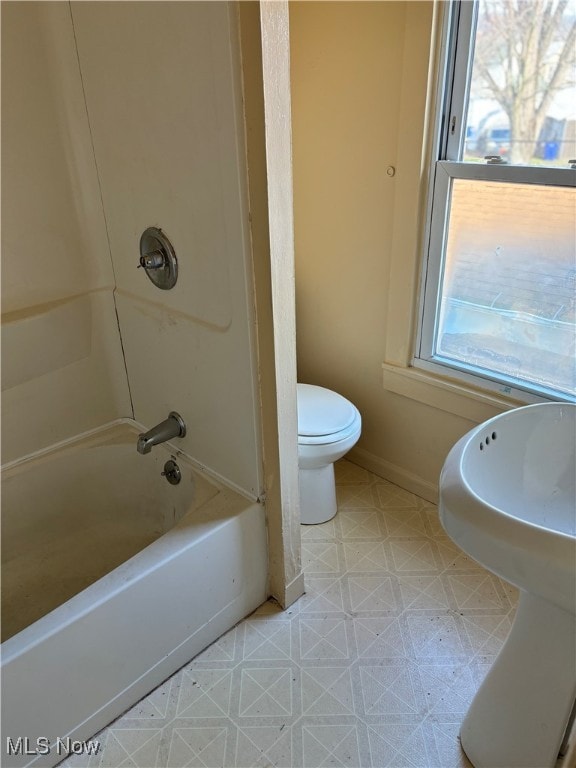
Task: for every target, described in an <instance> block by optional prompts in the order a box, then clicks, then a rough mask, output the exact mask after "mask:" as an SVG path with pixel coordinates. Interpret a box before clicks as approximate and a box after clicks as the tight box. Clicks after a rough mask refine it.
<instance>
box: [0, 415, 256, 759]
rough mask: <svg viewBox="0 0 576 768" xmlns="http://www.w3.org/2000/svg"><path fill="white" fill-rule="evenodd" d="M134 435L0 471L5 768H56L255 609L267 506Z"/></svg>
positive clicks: (62, 448)
mask: <svg viewBox="0 0 576 768" xmlns="http://www.w3.org/2000/svg"><path fill="white" fill-rule="evenodd" d="M140 431H142V429H141V428H140V427H138V425H136V424H135V423H134V422H131V421H129V420H121V421H119V422H114V423H113V424H109V425H106V426H104V427H102V428H100V429H98V430H94V431H92V432H90V433H87V434H85V435H82V436H80V437H78V438H75V439H73V440H70V441H67V442H65V443H61V444H58V445H57V446H54V447H52V448H51V449H48V450H44V451H42V452H40V453H38V454H35V455H34V456H32V457H28V458H26V459H23V460H19V461H16V462H12V463H11V464H9V465H6V466H5V467H4V468H3V470H2V515H3V519H2V549H3V552H2V577H3V578H2V594H3V598H4V599H3V609H2V610H3V621H2V626H3V638H4V637H6V639H3V642H2V647H1V651H2V659H1V673H2V691H1V693H2V751H1V753H0V754H1V757H0V763H1V764H2V766H4V768H19V767H20V766H33V765H34V766H51V765H55V764H56V763H57V762H59V761H60V760H62V759H63V758H64V757H65V756H66V753H67V751H66V749H67V747H69V746H70V744H72V745H74V744H80V743H81V742H83V741H87V740H89V739H90V737H92V736H93V735H94V734H95V733H97V732H98V731H99V730H100V729H101V728H102V727H104V726H105V725H107V724H108V723H110V722H111V721H112V720H113V719H114V718H116V717H117V716H118V715H120V714H121V713H122V712H124V711H125V710H126V709H127V708H129V707H130V706H132V705H133V704H134V703H136V702H137V701H138V700H139V699H140V698H142V696H144V695H145V694H147V693H148V692H149V691H150V690H152V689H153V688H155V687H156V686H157V685H158V684H159V683H161V682H162V681H163V680H165V679H166V678H167V677H169V676H170V675H171V674H173V673H174V672H175V671H176V670H177V669H178V668H180V667H181V666H182V665H183V664H185V663H186V662H188V661H189V660H190V659H191V658H192V657H194V656H195V655H196V654H197V653H199V652H200V651H201V650H203V649H204V648H205V647H206V646H207V645H209V644H210V643H211V642H213V641H214V640H216V639H217V638H218V637H219V636H220V635H221V634H223V633H224V632H225V631H226V630H228V629H229V628H230V627H231V626H233V625H234V624H235V623H236V622H238V621H239V620H241V619H242V618H243V617H244V616H246V615H247V614H248V613H250V612H251V611H253V610H254V609H255V608H257V607H258V606H259V605H260V604H261V603H262V602H263V601H264V600H265V599H266V596H267V591H266V589H267V583H266V580H267V544H266V528H265V518H264V510H263V508H262V506H261V505H260V504H257V503H255V502H253V501H250V500H247V499H246V498H244V497H242V496H240V495H239V494H238V493H236V492H234V491H232V490H230V489H228V488H226V487H223V486H222V485H220V484H217V483H216V482H215V481H213V480H212V479H209V478H208V477H207V476H206V474H205V473H204V472H203V471H202V470H201V469H199V468H197V467H195V466H194V465H193V464H192V462H190V461H189V460H188V459H187V458H186V457H185V456H183V455H182V454H181V453H179V452H178V451H177V450H176V449H174V448H173V447H171V446H170V445H169V444H167V445H165V446H164V445H163V446H157V447H156V448H154V449H153V451H152V453H150V454H148V455H146V456H142V455H140V454H138V453H137V452H136V438H137V435H138V433H139V432H140ZM170 459H174V460H176V462H177V464H178V466H179V468H180V470H181V474H182V479H181V481H180V483H179V484H177V485H172V484H170V483H169V482H168V481H167V478H166V477H165V476H162V472H163V469H164V464H165V463H166V461H167V460H170Z"/></svg>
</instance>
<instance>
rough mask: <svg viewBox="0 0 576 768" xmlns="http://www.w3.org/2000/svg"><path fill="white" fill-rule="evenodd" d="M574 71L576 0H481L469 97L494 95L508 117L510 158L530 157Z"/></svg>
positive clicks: (516, 160)
mask: <svg viewBox="0 0 576 768" xmlns="http://www.w3.org/2000/svg"><path fill="white" fill-rule="evenodd" d="M575 76H576V0H481V2H480V13H479V18H478V28H477V33H476V49H475V55H474V68H473V75H472V92H471V98H472V99H474V98H481V99H492V100H494V101H495V102H497V103H498V105H499V106H500V107H501V109H502V111H503V113H504V114H505V115H506V116H507V117H508V121H509V130H510V135H509V142H510V148H509V150H508V159H509V161H510V162H512V163H529V162H530V160H531V158H532V157H533V156H534V154H535V151H536V142H537V140H538V139H539V138H540V137H541V135H542V128H543V126H544V123H545V120H546V118H547V116H548V115H549V112H550V108H551V106H552V104H553V102H554V99H555V97H556V96H557V95H558V94H559V92H560V91H563V90H564V89H567V88H569V87H570V86H573V85H574V83H575Z"/></svg>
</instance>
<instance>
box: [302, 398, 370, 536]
mask: <svg viewBox="0 0 576 768" xmlns="http://www.w3.org/2000/svg"><path fill="white" fill-rule="evenodd" d="M297 403H298V478H299V485H300V521H301V522H302V523H304V524H305V525H313V524H317V523H325V522H326V521H327V520H330V519H331V518H333V517H334V515H335V514H336V510H337V506H336V485H335V481H334V462H335V461H337V460H338V459H341V458H342V456H344V454H345V453H347V452H348V451H349V450H350V448H352V446H354V445H355V444H356V443H357V442H358V438H359V437H360V432H361V429H362V419H361V417H360V413H359V411H358V409H357V408H356V407H355V406H354V405H352V403H351V402H349V401H348V400H346V398H345V397H342V395H339V394H337V393H336V392H332V391H331V390H330V389H325V388H324V387H318V386H315V385H313V384H298V385H297Z"/></svg>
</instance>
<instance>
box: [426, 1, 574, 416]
mask: <svg viewBox="0 0 576 768" xmlns="http://www.w3.org/2000/svg"><path fill="white" fill-rule="evenodd" d="M444 34H445V38H444V49H443V50H444V56H443V68H442V83H441V84H440V88H439V97H438V104H439V105H440V109H439V114H438V128H437V133H436V139H435V145H436V150H435V152H436V159H435V162H434V168H433V173H432V182H431V194H430V201H429V206H428V228H427V242H426V263H425V269H424V276H423V277H424V279H423V288H422V311H421V324H420V331H419V337H418V343H417V351H416V359H415V361H414V365H415V366H417V367H420V368H424V369H427V370H431V371H433V372H435V373H440V374H441V375H444V376H449V377H451V378H459V379H464V380H466V381H468V382H469V383H471V384H473V385H476V386H478V387H480V388H482V389H486V388H488V389H494V390H496V391H500V392H503V393H506V394H510V395H512V396H514V397H517V398H519V399H523V400H525V401H527V402H529V401H531V400H535V399H536V400H537V399H539V398H540V399H541V398H545V399H574V398H575V394H576V0H478V1H475V2H471V1H470V0H465V1H464V2H452V3H451V4H450V12H449V13H448V14H447V18H446V25H445V31H444Z"/></svg>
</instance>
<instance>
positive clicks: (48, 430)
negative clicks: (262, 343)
mask: <svg viewBox="0 0 576 768" xmlns="http://www.w3.org/2000/svg"><path fill="white" fill-rule="evenodd" d="M2 14H3V19H2V21H3V24H2V37H3V39H2V44H3V54H2V55H3V67H2V72H3V81H2V90H3V132H2V142H3V153H2V154H3V165H4V167H3V174H2V185H3V237H4V244H3V251H4V254H3V281H2V289H3V296H2V301H3V304H2V309H3V315H2V330H3V348H2V352H3V379H4V381H3V388H4V392H3V461H7V460H11V459H14V458H17V457H19V456H22V455H26V454H27V453H30V452H33V451H35V450H38V449H39V448H42V447H45V446H47V445H50V444H52V443H54V442H57V441H59V440H63V439H66V438H68V437H71V436H72V435H75V434H78V433H80V432H83V431H85V430H88V429H91V428H93V427H95V426H97V425H99V424H102V423H104V422H107V421H111V420H113V419H115V418H119V417H124V416H133V417H134V418H135V419H136V420H137V421H138V422H140V423H142V424H144V425H146V426H152V425H153V424H155V423H157V422H159V421H162V420H163V419H165V418H166V416H167V415H168V412H169V411H170V410H177V411H178V412H179V413H180V414H181V415H182V417H183V418H184V421H185V422H186V424H187V427H188V432H187V435H186V437H185V438H184V439H183V440H182V441H181V442H179V446H181V447H182V450H183V451H185V452H186V453H188V454H189V455H190V456H191V457H192V458H193V459H195V460H196V461H197V462H198V463H200V464H201V465H203V466H205V467H206V468H207V469H208V470H209V471H210V472H212V473H213V474H214V475H216V476H218V477H221V478H223V479H224V480H225V481H226V483H227V484H229V485H231V486H232V487H235V488H236V489H238V490H239V491H241V492H242V493H243V494H245V495H247V496H249V497H252V498H256V497H257V496H258V495H259V494H260V493H261V448H260V444H259V442H260V441H259V434H260V429H259V410H258V390H257V379H256V373H255V371H256V365H255V351H254V349H253V342H252V326H253V323H254V318H253V310H252V307H253V296H252V283H251V266H250V260H249V258H250V249H249V241H248V237H247V232H246V230H245V223H246V221H247V215H248V214H247V210H246V204H245V188H246V179H245V170H244V166H245V163H244V145H243V139H242V136H243V133H242V130H243V129H242V105H241V79H240V78H241V72H240V63H239V62H240V56H239V51H238V50H237V45H238V43H237V40H238V32H237V28H236V10H235V8H233V7H232V8H231V7H229V6H228V4H227V3H178V2H174V3H172V2H168V3H165V2H163V3H155V2H143V3H90V2H81V3H80V2H79V3H72V4H71V5H69V4H68V3H60V2H55V3H35V2H32V3H6V4H3V7H2ZM148 226H158V227H161V228H162V229H163V230H164V231H165V232H166V233H167V235H168V236H169V238H170V239H171V241H172V244H173V245H174V248H175V250H176V253H177V256H178V263H179V273H180V274H179V280H178V283H177V285H176V287H175V288H174V289H173V290H171V291H161V290H159V289H157V288H156V287H154V286H153V284H152V283H151V281H150V280H148V278H147V276H146V274H145V273H144V270H142V269H140V270H138V269H137V265H138V257H139V253H138V244H139V238H140V235H141V233H142V232H143V231H144V229H146V228H147V227H148Z"/></svg>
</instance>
